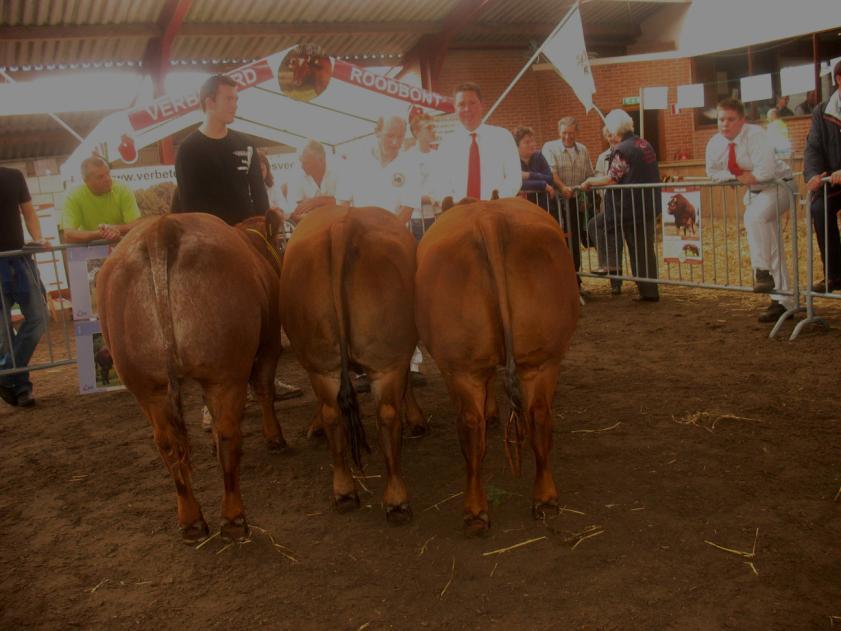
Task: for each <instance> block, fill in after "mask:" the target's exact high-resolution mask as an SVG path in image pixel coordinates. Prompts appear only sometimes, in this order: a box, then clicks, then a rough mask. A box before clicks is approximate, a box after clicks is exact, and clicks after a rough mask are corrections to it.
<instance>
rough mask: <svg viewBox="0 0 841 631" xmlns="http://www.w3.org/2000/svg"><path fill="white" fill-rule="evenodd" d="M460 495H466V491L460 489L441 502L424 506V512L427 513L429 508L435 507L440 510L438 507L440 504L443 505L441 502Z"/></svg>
mask: <svg viewBox="0 0 841 631" xmlns="http://www.w3.org/2000/svg"><path fill="white" fill-rule="evenodd" d="M459 495H464V491H459V492H458V493H453V494H452V495H450V496H448V497H445V498H444V499H443V500H441V501H440V502H438V503H436V504H433V505H432V506H427V507H426V508H424V509H423V511H422V512H424V513H425V512H426V511H428V510H432V509H433V508H434V509H435V510H439V508H438V507H439V506H441V504H444V503H445V502H449V501H450V500H451V499H454V498H456V497H458V496H459Z"/></svg>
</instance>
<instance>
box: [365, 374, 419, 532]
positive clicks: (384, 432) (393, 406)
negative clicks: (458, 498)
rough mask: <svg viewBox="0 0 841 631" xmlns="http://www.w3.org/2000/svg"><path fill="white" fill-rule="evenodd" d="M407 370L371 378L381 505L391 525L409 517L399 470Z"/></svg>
mask: <svg viewBox="0 0 841 631" xmlns="http://www.w3.org/2000/svg"><path fill="white" fill-rule="evenodd" d="M407 370H408V367H406V368H404V369H403V370H398V371H392V372H390V373H386V374H381V375H377V376H375V377H374V378H373V379H372V380H371V391H372V392H373V394H374V398H375V399H376V401H377V422H378V426H379V435H380V446H381V448H382V450H383V455H384V456H385V465H386V484H385V492H384V493H383V504H384V505H385V512H386V519H387V520H388V523H390V524H392V525H394V526H399V525H402V524H406V523H408V522H409V521H411V519H412V509H411V507H410V506H409V494H408V492H407V490H406V483H405V482H404V481H403V477H402V475H401V473H400V449H401V444H402V440H403V426H402V423H401V418H400V417H401V409H402V406H401V402H402V401H403V400H404V397H405V395H406V393H405V386H404V384H405V383H406V373H407Z"/></svg>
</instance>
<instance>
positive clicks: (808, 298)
mask: <svg viewBox="0 0 841 631" xmlns="http://www.w3.org/2000/svg"><path fill="white" fill-rule="evenodd" d="M822 181H823V187H822V188H821V191H820V192H819V193H818V195H817V196H816V198H815V201H818V200H822V201H823V224H824V228H823V242H824V252H826V251H828V249H829V245H828V244H829V240H830V230H829V225H830V222H835V225H836V226H837V222H838V217H837V216H834V215H833V216H831V214H830V212H829V189H830V186H829V181H830V180H829V178H828V177H826V178H823V180H822ZM810 198H811V196H808V195H807V196H806V197H805V198H804V199H803V206H804V209H805V213H806V286H805V287H804V288H803V289H802V290H801V293H802V295H803V296H804V298H805V303H806V307H805V310H806V317H805V318H804V319H803V320H801V321H800V322H798V323H797V326H795V327H794V331H792V333H791V337H790V338H789V339H791V340H793V339H795V338H797V336H798V335H800V333H801V332H802V331H803V328H804V327H806V326H807V325H809V324H816V325H818V326H822V327H824V328H828V326H829V325H828V324H827V322H826V321H825V320H824V319H823V318H821V317H820V316H818V315H817V313H816V311H815V304H814V303H815V298H828V299H831V300H839V299H841V295H836V294H833V293H832V292H831V291H829V289H830V287H829V281H830V280H832V279H831V277H830V273H829V261H828V258H829V257H828V256H823V258H822V259H821V260H819V261H816V260H815V251H814V238H813V236H814V224H813V221H812V209H811V205H812V200H811V199H810ZM836 232H837V231H836ZM836 232H833V235H832V236H833V237H834V236H835V234H836ZM836 238H837V237H836ZM819 267H820V268H822V271H823V280H824V283H825V285H824V289H825V290H826V291H823V292H819V291H815V290H814V286H815V280H816V279H815V271H816V269H818V268H819Z"/></svg>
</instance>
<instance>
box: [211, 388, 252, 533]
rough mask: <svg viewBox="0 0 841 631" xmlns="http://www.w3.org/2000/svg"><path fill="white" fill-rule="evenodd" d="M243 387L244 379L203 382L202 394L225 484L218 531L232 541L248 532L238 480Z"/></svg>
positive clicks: (243, 403)
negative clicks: (203, 389)
mask: <svg viewBox="0 0 841 631" xmlns="http://www.w3.org/2000/svg"><path fill="white" fill-rule="evenodd" d="M246 389H247V387H246V384H245V383H238V384H230V383H229V384H213V385H210V386H205V396H206V397H207V403H208V406H209V407H210V411H211V413H212V414H213V419H214V423H213V439H214V441H215V443H216V453H217V454H218V457H219V464H220V465H221V467H222V477H223V480H224V484H225V490H224V494H223V496H222V526H221V535H222V536H223V537H224V538H226V539H230V540H232V541H241V540H243V539H246V538H247V537H248V535H249V529H248V522H247V521H246V520H245V510H244V508H243V505H242V494H241V491H240V480H239V464H240V458H241V457H242V415H243V412H244V410H245V394H246Z"/></svg>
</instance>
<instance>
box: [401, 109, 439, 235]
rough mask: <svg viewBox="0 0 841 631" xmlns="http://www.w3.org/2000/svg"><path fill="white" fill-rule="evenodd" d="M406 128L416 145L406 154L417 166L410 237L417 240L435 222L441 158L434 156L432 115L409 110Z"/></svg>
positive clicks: (436, 146) (433, 120)
mask: <svg viewBox="0 0 841 631" xmlns="http://www.w3.org/2000/svg"><path fill="white" fill-rule="evenodd" d="M409 129H410V130H411V132H412V136H414V137H415V141H416V143H415V146H414V147H412V148H411V149H410V150H409V151H407V152H406V153H407V156H408V157H409V159H411V160H412V161H413V162H415V164H417V170H418V187H419V190H420V195H421V199H420V208H418V209H416V210H415V212H414V213H412V234H414V235H415V238H416V239H420V238H421V237H423V235H424V233H425V232H426V231H427V230H428V229H429V227H430V226H431V225H432V222H434V221H435V202H436V201H437V200H439V199H440V198H441V193H440V187H441V174H440V168H439V166H438V161H439V160H440V157H441V156H440V154H439V153H438V135H437V133H436V130H435V119H433V118H432V116H430V115H429V114H427V113H425V112H423V111H421V110H419V109H416V108H413V109H412V111H411V112H410V113H409Z"/></svg>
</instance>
